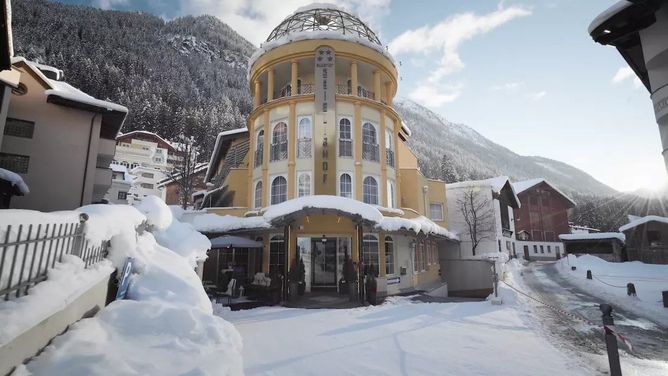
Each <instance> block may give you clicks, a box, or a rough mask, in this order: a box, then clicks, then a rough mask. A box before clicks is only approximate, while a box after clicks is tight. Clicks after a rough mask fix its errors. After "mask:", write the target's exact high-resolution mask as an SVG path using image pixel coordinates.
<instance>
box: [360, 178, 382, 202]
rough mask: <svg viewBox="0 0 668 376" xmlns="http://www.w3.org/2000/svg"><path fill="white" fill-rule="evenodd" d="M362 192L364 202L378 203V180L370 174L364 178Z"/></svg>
mask: <svg viewBox="0 0 668 376" xmlns="http://www.w3.org/2000/svg"><path fill="white" fill-rule="evenodd" d="M362 188H363V192H364V195H363V196H364V197H363V198H364V202H365V203H367V204H371V205H378V182H377V181H376V179H374V178H373V177H371V176H367V177H366V178H364V181H363V182H362Z"/></svg>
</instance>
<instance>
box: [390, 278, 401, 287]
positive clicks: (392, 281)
mask: <svg viewBox="0 0 668 376" xmlns="http://www.w3.org/2000/svg"><path fill="white" fill-rule="evenodd" d="M399 283H401V277H390V278H388V279H387V285H388V286H389V285H398V284H399Z"/></svg>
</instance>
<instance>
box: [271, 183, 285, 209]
mask: <svg viewBox="0 0 668 376" xmlns="http://www.w3.org/2000/svg"><path fill="white" fill-rule="evenodd" d="M287 199H288V181H287V180H285V178H284V177H282V176H277V177H275V178H274V180H273V181H272V182H271V204H272V205H276V204H280V203H281V202H283V201H285V200H287Z"/></svg>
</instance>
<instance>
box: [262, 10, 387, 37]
mask: <svg viewBox="0 0 668 376" xmlns="http://www.w3.org/2000/svg"><path fill="white" fill-rule="evenodd" d="M303 31H314V32H315V31H338V32H339V33H341V34H342V35H352V36H356V37H359V38H362V39H366V40H368V41H370V42H372V43H375V44H377V45H379V46H382V43H381V42H380V39H378V36H377V35H376V33H374V32H373V30H371V29H370V28H369V27H368V26H367V25H366V24H365V23H364V22H362V21H361V20H360V19H359V18H357V17H356V16H353V15H352V14H350V13H348V12H345V11H342V10H339V9H331V8H314V9H309V10H305V11H302V12H297V13H295V14H293V15H292V16H290V17H288V18H286V19H285V20H283V22H281V23H280V24H279V25H278V26H276V28H274V30H272V32H271V34H269V37H268V38H267V42H271V41H273V40H277V39H280V38H282V37H284V36H286V35H289V34H291V33H298V32H303Z"/></svg>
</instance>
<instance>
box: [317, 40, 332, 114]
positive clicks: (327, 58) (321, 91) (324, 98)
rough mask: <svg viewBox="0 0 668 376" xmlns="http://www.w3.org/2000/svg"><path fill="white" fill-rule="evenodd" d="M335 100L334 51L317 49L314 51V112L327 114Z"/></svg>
mask: <svg viewBox="0 0 668 376" xmlns="http://www.w3.org/2000/svg"><path fill="white" fill-rule="evenodd" d="M335 100H336V81H335V77H334V50H333V49H332V48H331V47H319V48H318V49H317V50H316V51H315V110H316V112H318V113H323V112H327V111H328V110H329V109H330V108H331V106H332V105H334V101H335Z"/></svg>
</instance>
